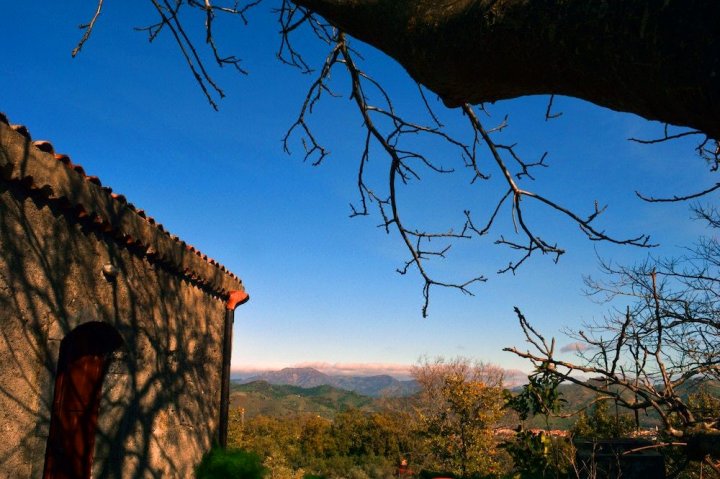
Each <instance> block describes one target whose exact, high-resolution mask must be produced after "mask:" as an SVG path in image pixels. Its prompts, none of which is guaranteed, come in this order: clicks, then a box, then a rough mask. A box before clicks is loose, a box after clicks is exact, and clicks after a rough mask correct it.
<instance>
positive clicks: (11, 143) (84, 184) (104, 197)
mask: <svg viewBox="0 0 720 479" xmlns="http://www.w3.org/2000/svg"><path fill="white" fill-rule="evenodd" d="M10 130H11V131H14V132H16V133H17V134H20V135H22V137H24V140H20V139H19V138H17V137H13V136H12V134H11V133H9V132H8V131H10ZM27 141H31V136H30V132H29V131H28V129H27V128H26V127H25V126H23V125H10V123H9V121H8V118H7V117H6V116H5V115H4V114H3V113H0V142H2V143H7V147H8V150H7V151H9V152H13V151H14V152H16V156H17V157H20V156H23V153H22V152H24V151H25V150H24V149H25V148H26V147H25V146H24V145H25V144H26V142H27ZM33 145H34V146H35V147H36V149H37V151H38V154H37V155H33V154H32V153H31V154H30V157H29V159H30V160H32V161H35V162H36V163H34V164H32V165H31V166H30V167H24V168H23V171H22V173H21V172H20V171H19V168H17V165H16V164H13V163H12V161H13V159H14V158H13V157H10V158H5V157H0V176H2V177H6V178H7V179H11V180H18V181H20V182H21V183H22V184H23V185H25V186H26V187H27V188H29V189H32V190H33V191H37V192H40V193H41V194H43V195H44V196H46V197H47V198H48V199H52V200H54V201H56V202H57V204H58V205H59V206H60V207H61V208H63V209H65V210H68V211H71V212H73V213H74V214H75V216H76V217H77V218H85V219H88V220H90V221H91V222H92V223H93V224H95V225H96V227H97V228H99V229H100V230H101V231H103V232H105V233H108V234H111V235H112V236H114V237H115V238H117V239H118V241H121V242H123V243H125V244H127V245H128V246H129V247H138V248H139V249H140V250H141V251H143V252H144V254H145V255H146V256H148V257H149V258H152V259H153V260H154V261H159V262H162V263H164V264H166V265H167V266H168V267H169V268H171V269H172V270H173V271H176V272H177V273H178V274H181V275H184V276H186V277H188V278H190V279H191V280H192V281H194V282H195V283H197V284H199V285H203V286H206V287H208V288H210V289H212V290H213V291H214V292H215V293H216V294H218V295H220V296H226V295H227V294H229V292H230V291H233V290H242V291H244V287H243V285H242V281H241V280H240V279H239V278H238V277H237V276H236V275H235V274H233V273H232V272H230V271H229V270H228V269H227V268H226V267H225V266H223V265H221V264H220V263H218V262H217V261H215V260H214V259H212V258H208V256H207V255H205V254H202V253H201V252H200V251H198V250H197V249H196V248H195V247H193V246H192V245H188V244H186V243H185V242H184V241H182V240H181V239H180V238H178V237H177V236H175V235H173V234H170V233H169V232H167V231H166V230H165V227H164V226H163V225H162V224H160V223H158V222H157V221H156V220H155V219H154V218H152V217H150V216H148V215H147V214H146V213H145V211H144V210H142V209H138V208H136V207H135V205H133V204H132V203H129V202H128V201H127V199H126V198H125V196H124V195H121V194H117V193H113V192H112V188H110V187H106V186H102V183H101V182H100V179H99V178H98V177H96V176H87V175H86V173H85V170H84V169H83V167H82V166H80V165H75V164H73V162H72V161H71V159H70V157H69V156H68V155H64V154H55V149H54V147H53V145H52V143H50V142H48V141H36V142H34V143H33ZM13 147H15V150H13ZM45 154H47V155H53V156H52V157H51V158H54V159H55V160H56V161H57V162H58V163H60V164H61V165H62V166H53V165H52V164H51V163H44V162H43V160H44V159H43V158H42V157H41V156H42V155H45ZM24 156H27V154H25V155H24ZM16 161H17V160H16ZM28 163H31V162H28ZM58 168H59V170H58ZM62 170H64V172H63V171H62ZM127 210H129V211H131V212H132V213H134V216H132V215H130V216H129V215H128V214H127ZM153 230H154V231H159V232H161V233H164V234H163V235H160V236H158V235H157V234H153ZM163 238H164V239H163ZM183 252H191V253H195V254H194V255H190V256H187V255H183ZM191 258H197V259H194V260H193V259H191ZM203 264H204V265H205V266H202V265H203ZM224 278H225V279H224Z"/></svg>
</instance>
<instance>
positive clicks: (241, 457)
mask: <svg viewBox="0 0 720 479" xmlns="http://www.w3.org/2000/svg"><path fill="white" fill-rule="evenodd" d="M266 472H267V470H266V469H265V467H264V466H263V465H262V461H261V460H260V457H259V456H258V455H257V454H254V453H252V452H248V451H243V450H242V449H220V448H218V447H213V448H212V449H211V450H210V451H209V452H208V453H207V454H205V456H204V457H203V459H202V461H201V462H200V464H199V465H198V467H197V469H196V470H195V477H197V479H226V478H233V479H262V478H263V477H264V476H265V473H266Z"/></svg>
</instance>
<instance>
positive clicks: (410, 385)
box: [239, 367, 419, 397]
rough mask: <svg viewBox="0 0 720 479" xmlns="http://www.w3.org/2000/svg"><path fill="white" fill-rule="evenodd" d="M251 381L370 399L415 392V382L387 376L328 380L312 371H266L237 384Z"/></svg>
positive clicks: (331, 377)
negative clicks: (326, 388) (325, 389)
mask: <svg viewBox="0 0 720 479" xmlns="http://www.w3.org/2000/svg"><path fill="white" fill-rule="evenodd" d="M253 381H266V382H267V383H269V384H274V385H289V386H298V387H301V388H313V387H317V386H325V385H327V386H332V387H335V388H338V389H344V390H346V391H353V392H356V393H358V394H362V395H365V396H374V397H378V396H409V395H412V394H414V393H416V392H417V391H418V389H419V387H418V385H417V383H416V382H415V381H400V380H398V379H395V378H393V377H392V376H389V375H387V374H379V375H376V376H331V375H328V374H325V373H323V372H320V371H318V370H317V369H315V368H312V367H301V368H283V369H281V370H279V371H267V372H264V373H261V374H258V375H255V376H252V377H250V378H247V379H244V380H241V381H239V382H240V383H241V384H247V383H250V382H253Z"/></svg>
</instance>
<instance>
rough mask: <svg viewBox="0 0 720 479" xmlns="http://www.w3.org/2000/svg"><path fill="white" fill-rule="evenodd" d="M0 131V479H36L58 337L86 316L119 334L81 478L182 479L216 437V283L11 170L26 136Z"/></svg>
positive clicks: (220, 303)
mask: <svg viewBox="0 0 720 479" xmlns="http://www.w3.org/2000/svg"><path fill="white" fill-rule="evenodd" d="M0 127H2V128H6V125H3V124H2V122H0ZM0 133H5V136H4V137H0V139H3V142H0V173H2V174H0V434H1V436H0V437H2V440H0V477H14V478H24V477H41V475H42V469H43V463H44V458H45V448H46V442H47V437H48V431H49V424H50V412H51V407H52V400H53V390H54V380H55V372H56V367H57V362H58V352H59V347H60V342H61V341H62V339H63V338H64V337H65V336H66V335H67V334H68V333H69V332H70V331H72V330H73V329H74V328H76V327H77V326H78V325H81V324H83V323H87V322H91V321H99V322H104V323H107V324H109V325H111V326H112V327H114V328H115V329H116V330H117V332H118V333H119V335H120V336H121V337H122V340H123V342H124V344H123V345H122V346H121V348H120V349H119V350H118V351H116V352H115V353H114V354H113V356H112V358H111V363H110V366H109V369H108V373H107V375H106V377H105V380H104V383H103V389H102V398H101V405H100V414H99V420H98V433H97V435H96V440H95V455H94V462H93V477H99V478H102V477H151V476H152V477H183V478H184V477H192V469H193V468H194V466H195V465H196V464H197V463H198V462H199V460H200V458H201V457H202V455H203V453H204V452H205V451H207V450H208V449H209V447H210V445H211V443H212V442H213V440H214V439H215V438H216V434H217V428H218V419H219V408H220V388H221V367H222V361H223V358H222V346H223V343H222V341H223V324H224V317H225V299H226V294H225V293H226V291H225V290H223V289H220V288H217V287H213V286H212V282H211V281H204V280H203V278H202V277H201V275H197V274H194V273H193V272H192V271H189V270H188V269H185V271H182V270H179V268H178V267H177V266H176V265H174V264H173V263H172V262H170V261H162V260H158V258H157V257H156V256H154V255H153V254H152V253H153V251H152V246H153V245H152V244H151V245H149V246H148V245H147V244H145V243H143V242H142V241H140V240H141V239H142V238H137V237H135V238H133V241H130V240H128V238H127V235H125V234H122V232H121V233H120V234H119V233H118V227H115V226H114V223H113V222H112V221H111V222H110V223H108V224H110V226H111V227H107V225H104V224H103V222H102V221H98V220H97V216H93V215H83V214H79V213H78V212H79V209H78V206H77V205H76V204H73V202H72V201H69V200H68V199H67V198H65V197H57V196H54V195H53V194H52V192H50V193H49V192H48V189H52V188H55V189H57V188H58V187H57V186H55V185H53V184H49V185H48V184H45V185H43V184H40V185H38V184H37V182H35V183H33V181H34V179H33V178H32V177H31V178H29V179H28V178H27V177H26V178H23V177H22V175H17V174H15V175H13V174H11V172H10V170H12V169H13V168H15V171H16V172H17V169H18V167H20V168H22V164H19V163H18V161H19V160H18V159H17V158H15V157H14V156H13V154H12V148H10V147H9V146H8V145H9V144H10V143H12V142H19V141H25V142H26V143H27V144H28V145H29V136H27V135H26V136H25V137H24V138H25V139H24V140H22V139H21V138H20V135H18V137H17V138H15V137H14V136H12V135H11V134H10V133H12V132H10V133H8V132H7V131H4V132H3V131H0ZM28 148H29V147H27V146H26V147H25V149H26V150H27V149H28ZM36 153H37V152H35V151H33V152H32V155H35V156H37V155H36ZM32 155H29V154H25V160H26V161H36V160H37V158H36V159H34V160H33V159H30V160H28V158H29V157H30V156H32ZM46 156H47V157H48V158H43V157H42V155H41V157H40V160H39V161H51V160H53V159H54V158H52V156H51V155H46ZM3 162H4V163H5V164H3ZM8 165H10V166H8ZM18 165H19V166H18ZM92 186H95V185H92ZM84 209H85V210H87V209H88V207H87V205H86V206H85V208H84ZM133 210H134V208H133ZM178 245H179V247H182V250H188V248H186V247H185V245H184V243H182V244H180V243H178ZM194 253H195V252H194V250H193V252H192V253H187V254H189V255H192V256H196V255H195V254H194ZM178 254H180V255H182V254H183V252H182V251H181V252H180V253H178ZM205 259H207V258H205ZM183 261H187V259H186V258H183ZM193 261H194V260H193ZM180 264H182V262H181V263H180ZM107 265H112V266H113V267H114V268H115V270H116V272H117V275H116V276H114V277H112V276H108V275H106V274H105V273H104V272H103V268H107ZM213 266H219V265H217V264H216V263H214V264H213ZM223 271H225V270H224V268H223ZM220 275H221V276H222V273H220ZM226 276H227V275H226ZM233 278H234V276H233V277H232V278H229V279H228V278H225V279H224V281H231V282H232V281H234V280H233ZM235 279H236V278H235ZM236 283H237V284H238V286H239V287H240V288H241V287H242V286H241V284H240V283H239V280H238V281H236Z"/></svg>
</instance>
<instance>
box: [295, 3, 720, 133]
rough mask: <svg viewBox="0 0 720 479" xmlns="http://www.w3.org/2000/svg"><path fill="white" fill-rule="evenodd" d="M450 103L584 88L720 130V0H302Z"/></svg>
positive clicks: (596, 97)
mask: <svg viewBox="0 0 720 479" xmlns="http://www.w3.org/2000/svg"><path fill="white" fill-rule="evenodd" d="M293 1H295V3H297V4H298V5H301V6H304V7H307V8H309V9H310V10H312V11H314V12H316V13H318V14H320V15H322V16H323V17H325V18H326V19H327V20H328V21H330V22H331V23H332V24H334V25H336V26H337V27H339V28H341V29H342V30H344V31H346V32H347V33H349V34H350V35H352V36H354V37H356V38H358V39H360V40H362V41H365V42H367V43H369V44H371V45H373V46H375V47H377V48H379V49H380V50H382V51H383V52H385V53H387V54H388V55H390V56H392V57H393V58H395V59H396V60H397V61H398V62H400V63H401V64H402V65H403V66H404V67H405V68H406V69H407V71H408V72H409V73H410V75H412V77H413V78H415V79H416V80H418V81H419V82H420V83H422V84H424V85H425V86H427V87H428V88H430V89H431V90H433V91H435V92H436V93H438V94H439V95H440V96H441V98H442V99H443V100H444V101H445V103H446V104H447V105H448V106H451V107H452V106H458V105H461V104H463V103H466V102H467V103H479V102H492V101H496V100H502V99H506V98H514V97H519V96H524V95H532V94H548V93H553V94H561V95H569V96H573V97H577V98H582V99H585V100H588V101H591V102H593V103H596V104H598V105H602V106H605V107H608V108H612V109H614V110H619V111H627V112H631V113H636V114H638V115H641V116H643V117H645V118H648V119H651V120H660V121H663V122H667V123H671V124H677V125H683V126H689V127H692V128H696V129H699V130H701V131H703V132H705V133H707V134H708V135H710V136H711V137H714V138H720V27H718V25H720V2H719V1H717V0H615V1H608V0H293Z"/></svg>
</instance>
